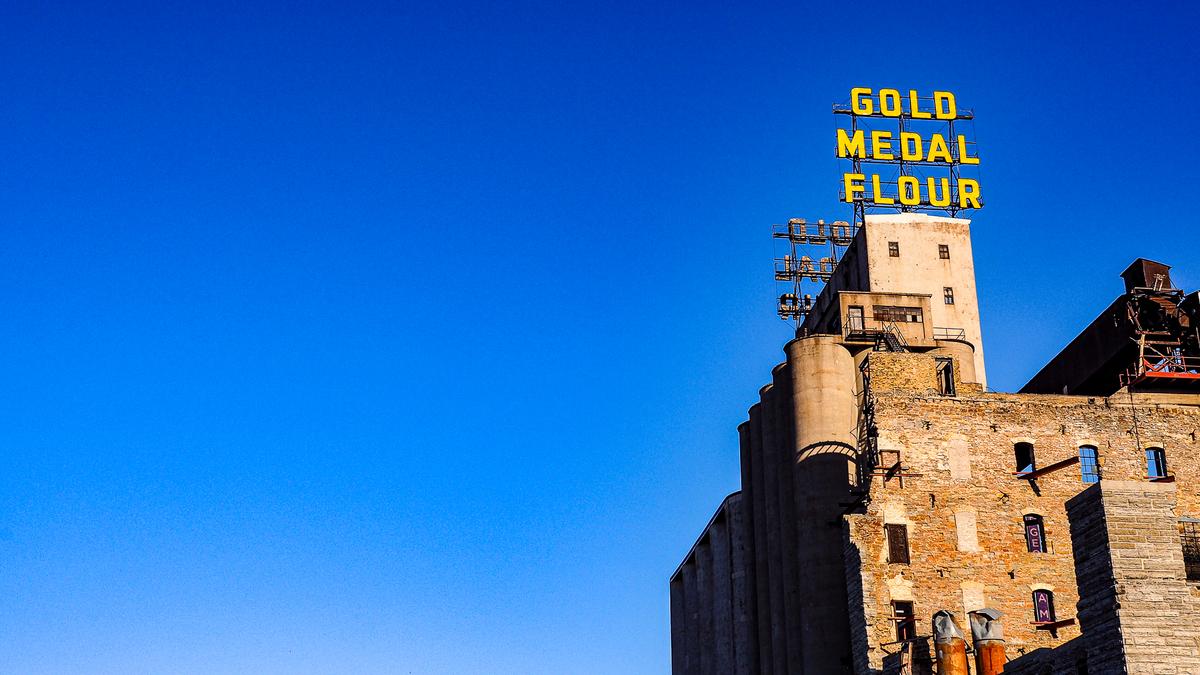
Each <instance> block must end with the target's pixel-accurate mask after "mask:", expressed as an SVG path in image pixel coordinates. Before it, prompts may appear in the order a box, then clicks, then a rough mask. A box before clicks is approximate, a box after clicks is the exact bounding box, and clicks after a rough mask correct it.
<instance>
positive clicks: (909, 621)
mask: <svg viewBox="0 0 1200 675" xmlns="http://www.w3.org/2000/svg"><path fill="white" fill-rule="evenodd" d="M892 621H895V622H896V641H897V642H901V641H904V640H912V639H914V638H916V637H917V616H916V613H915V612H913V604H912V603H911V602H905V601H900V600H897V601H895V602H893V603H892Z"/></svg>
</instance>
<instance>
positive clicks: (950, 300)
mask: <svg viewBox="0 0 1200 675" xmlns="http://www.w3.org/2000/svg"><path fill="white" fill-rule="evenodd" d="M942 300H944V301H945V302H946V304H947V305H953V304H954V289H953V288H950V287H949V286H943V287H942Z"/></svg>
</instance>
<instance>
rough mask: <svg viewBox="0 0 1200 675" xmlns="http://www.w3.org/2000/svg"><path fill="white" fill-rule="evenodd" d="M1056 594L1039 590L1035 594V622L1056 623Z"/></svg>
mask: <svg viewBox="0 0 1200 675" xmlns="http://www.w3.org/2000/svg"><path fill="white" fill-rule="evenodd" d="M1054 621H1055V618H1054V593H1053V592H1052V591H1047V590H1045V589H1041V588H1039V589H1038V590H1036V591H1034V592H1033V622H1034V623H1054Z"/></svg>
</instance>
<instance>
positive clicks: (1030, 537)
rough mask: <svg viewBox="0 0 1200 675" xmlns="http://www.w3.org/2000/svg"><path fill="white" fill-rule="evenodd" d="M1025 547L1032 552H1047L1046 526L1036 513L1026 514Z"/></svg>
mask: <svg viewBox="0 0 1200 675" xmlns="http://www.w3.org/2000/svg"><path fill="white" fill-rule="evenodd" d="M1025 548H1026V549H1028V550H1029V552H1030V553H1045V552H1046V528H1045V525H1044V524H1043V522H1042V517H1041V516H1039V515H1037V514H1036V513H1031V514H1029V515H1027V516H1025Z"/></svg>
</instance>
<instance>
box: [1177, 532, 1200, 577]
mask: <svg viewBox="0 0 1200 675" xmlns="http://www.w3.org/2000/svg"><path fill="white" fill-rule="evenodd" d="M1179 535H1180V539H1182V540H1183V567H1184V569H1185V570H1186V571H1187V579H1188V581H1200V521H1195V520H1186V521H1183V522H1181V523H1179Z"/></svg>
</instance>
